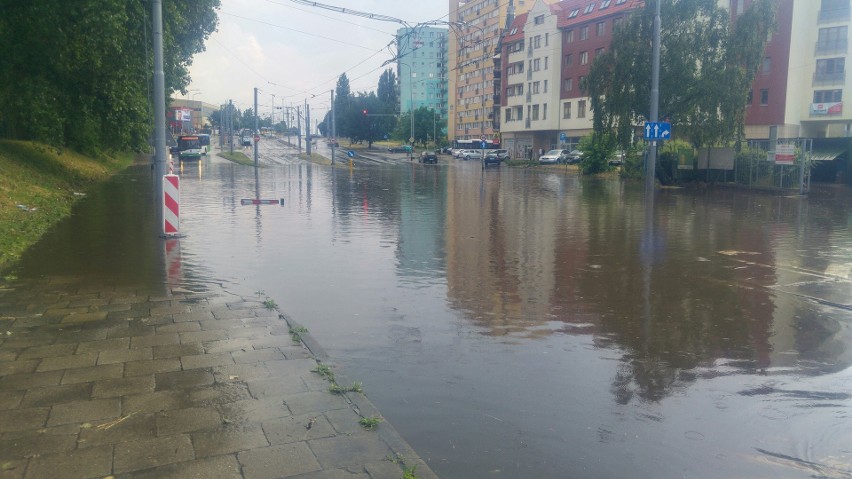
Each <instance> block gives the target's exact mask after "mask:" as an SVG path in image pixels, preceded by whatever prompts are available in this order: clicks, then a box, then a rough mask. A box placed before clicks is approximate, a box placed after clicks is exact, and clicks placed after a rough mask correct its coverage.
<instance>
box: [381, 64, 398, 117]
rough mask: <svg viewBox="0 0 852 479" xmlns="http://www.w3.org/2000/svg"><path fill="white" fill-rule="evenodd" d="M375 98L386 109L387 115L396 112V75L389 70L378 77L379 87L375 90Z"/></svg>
mask: <svg viewBox="0 0 852 479" xmlns="http://www.w3.org/2000/svg"><path fill="white" fill-rule="evenodd" d="M376 96H377V97H378V99H379V101H381V102H382V103H383V104H384V105H385V106H386V107H388V108H386V110H387V113H391V112H394V111H396V108H397V107H398V106H399V92H398V91H397V89H396V73H394V72H393V70H391V69H390V68H388V69H387V70H385V71H384V72H383V73H382V76H381V77H379V85H378V87H377V88H376Z"/></svg>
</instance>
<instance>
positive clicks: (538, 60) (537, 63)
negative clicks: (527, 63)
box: [532, 58, 541, 72]
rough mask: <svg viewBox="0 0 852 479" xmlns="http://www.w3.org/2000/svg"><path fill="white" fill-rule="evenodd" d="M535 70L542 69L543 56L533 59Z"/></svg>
mask: <svg viewBox="0 0 852 479" xmlns="http://www.w3.org/2000/svg"><path fill="white" fill-rule="evenodd" d="M532 70H533V71H534V72H537V71H539V70H541V58H536V59H535V60H533V69H532Z"/></svg>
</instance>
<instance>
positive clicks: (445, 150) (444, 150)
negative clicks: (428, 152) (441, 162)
mask: <svg viewBox="0 0 852 479" xmlns="http://www.w3.org/2000/svg"><path fill="white" fill-rule="evenodd" d="M441 153H443V154H445V155H452V154H453V147H451V146H445V147H443V148H441Z"/></svg>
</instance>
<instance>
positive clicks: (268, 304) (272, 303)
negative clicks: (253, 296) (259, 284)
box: [263, 298, 278, 309]
mask: <svg viewBox="0 0 852 479" xmlns="http://www.w3.org/2000/svg"><path fill="white" fill-rule="evenodd" d="M263 306H264V307H265V308H266V309H278V303H276V302H275V300H274V299H269V298H266V301H264V302H263Z"/></svg>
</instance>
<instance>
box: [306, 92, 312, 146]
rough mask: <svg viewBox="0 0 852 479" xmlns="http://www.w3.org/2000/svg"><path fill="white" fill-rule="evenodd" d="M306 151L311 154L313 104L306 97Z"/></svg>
mask: <svg viewBox="0 0 852 479" xmlns="http://www.w3.org/2000/svg"><path fill="white" fill-rule="evenodd" d="M305 153H307V154H308V157H310V156H311V106H310V105H308V99H307V98H305Z"/></svg>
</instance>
